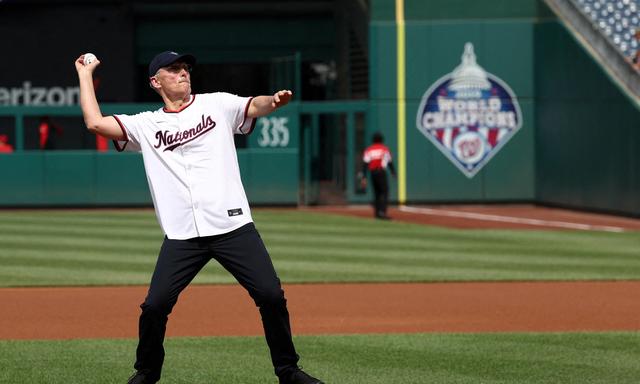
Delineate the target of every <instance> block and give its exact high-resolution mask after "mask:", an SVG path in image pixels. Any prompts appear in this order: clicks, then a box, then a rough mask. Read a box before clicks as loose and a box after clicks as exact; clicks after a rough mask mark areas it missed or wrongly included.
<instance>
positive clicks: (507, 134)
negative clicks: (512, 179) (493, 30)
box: [416, 43, 522, 178]
mask: <svg viewBox="0 0 640 384" xmlns="http://www.w3.org/2000/svg"><path fill="white" fill-rule="evenodd" d="M416 124H417V128H418V130H419V131H420V132H422V134H423V135H425V136H426V137H427V138H428V139H429V140H430V141H431V142H432V143H433V144H434V145H435V146H436V147H437V148H438V149H439V150H440V151H441V152H442V153H444V155H445V156H447V158H449V160H451V162H452V163H453V164H454V165H455V166H456V167H457V168H458V169H459V170H460V171H462V172H463V173H464V174H465V175H466V176H467V177H468V178H472V177H473V176H475V174H476V173H478V171H480V169H482V167H484V165H486V164H487V163H488V162H489V160H490V159H491V158H492V157H493V156H494V155H495V154H496V153H498V151H499V150H500V149H501V148H502V147H503V146H504V145H505V144H506V143H507V142H508V141H509V140H510V139H511V137H512V136H513V135H514V134H515V133H516V132H517V131H518V130H519V129H520V127H521V126H522V113H521V111H520V105H519V104H518V100H517V99H516V96H515V95H514V93H513V91H512V90H511V88H509V86H508V85H507V84H505V83H504V82H503V81H502V80H500V79H499V78H497V77H496V76H494V75H492V74H490V73H488V72H486V71H485V70H484V69H482V67H480V66H479V65H478V64H477V62H476V55H475V53H474V51H473V44H471V43H466V44H465V46H464V53H463V54H462V63H461V64H460V65H459V66H458V67H457V68H455V69H454V70H453V72H451V73H449V74H447V75H445V76H443V77H442V78H440V79H439V80H438V81H436V82H435V83H434V84H433V85H432V86H431V87H430V88H429V89H428V90H427V92H425V94H424V96H423V97H422V101H421V102H420V107H419V108H418V116H417V120H416Z"/></svg>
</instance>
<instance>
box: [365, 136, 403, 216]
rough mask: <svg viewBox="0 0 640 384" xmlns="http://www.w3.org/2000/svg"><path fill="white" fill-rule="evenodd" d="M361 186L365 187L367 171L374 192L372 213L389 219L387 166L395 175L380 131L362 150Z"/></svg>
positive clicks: (394, 174)
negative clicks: (369, 174) (369, 173)
mask: <svg viewBox="0 0 640 384" xmlns="http://www.w3.org/2000/svg"><path fill="white" fill-rule="evenodd" d="M362 161H363V165H362V177H361V179H360V180H361V183H362V188H366V184H367V178H366V175H367V171H370V172H371V183H372V184H373V193H374V200H373V206H374V215H375V217H376V218H378V219H382V220H389V219H390V217H389V216H387V204H388V201H389V183H388V181H387V168H389V170H390V171H391V174H392V175H393V177H395V176H396V170H395V168H394V167H393V162H392V161H391V151H389V148H388V147H387V146H386V145H384V137H383V136H382V134H381V133H380V132H376V133H375V134H374V135H373V144H371V145H370V146H368V147H367V148H366V149H365V150H364V155H363V156H362Z"/></svg>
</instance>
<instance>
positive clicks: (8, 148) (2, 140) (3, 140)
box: [0, 135, 13, 153]
mask: <svg viewBox="0 0 640 384" xmlns="http://www.w3.org/2000/svg"><path fill="white" fill-rule="evenodd" d="M12 152H13V145H11V144H9V137H8V136H7V135H0V153H12Z"/></svg>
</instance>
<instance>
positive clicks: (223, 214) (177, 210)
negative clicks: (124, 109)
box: [114, 93, 255, 240]
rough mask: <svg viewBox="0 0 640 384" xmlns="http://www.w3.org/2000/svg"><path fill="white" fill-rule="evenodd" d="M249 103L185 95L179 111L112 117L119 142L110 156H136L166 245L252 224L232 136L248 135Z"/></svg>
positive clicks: (213, 95)
mask: <svg viewBox="0 0 640 384" xmlns="http://www.w3.org/2000/svg"><path fill="white" fill-rule="evenodd" d="M250 102H251V98H245V97H239V96H236V95H231V94H228V93H208V94H199V95H192V96H191V100H190V101H189V103H188V104H186V105H184V106H183V107H182V108H181V109H180V110H179V111H166V110H165V109H164V108H162V109H159V110H157V111H153V112H142V113H139V114H137V115H132V116H130V115H114V117H115V118H116V120H117V121H118V123H119V124H120V127H121V128H122V131H123V132H124V135H125V138H126V140H125V141H124V142H116V149H117V150H118V151H122V150H124V148H123V147H122V145H124V146H125V147H128V148H127V149H128V150H137V151H141V152H142V157H143V159H144V167H145V171H146V174H147V180H148V182H149V190H150V191H151V196H152V198H153V204H154V206H155V209H156V215H157V217H158V221H159V222H160V226H161V227H162V229H163V231H164V233H165V234H166V235H167V237H168V238H169V239H178V240H184V239H190V238H194V237H203V236H212V235H219V234H222V233H227V232H230V231H232V230H234V229H237V228H239V227H241V226H243V225H245V224H247V223H250V222H252V218H251V212H250V210H249V203H248V201H247V197H246V195H245V191H244V188H243V186H242V180H241V178H240V167H239V165H238V157H237V154H236V148H235V144H234V141H233V135H234V134H249V133H251V131H252V130H253V127H254V126H255V119H250V118H248V117H247V110H248V108H249V103H250Z"/></svg>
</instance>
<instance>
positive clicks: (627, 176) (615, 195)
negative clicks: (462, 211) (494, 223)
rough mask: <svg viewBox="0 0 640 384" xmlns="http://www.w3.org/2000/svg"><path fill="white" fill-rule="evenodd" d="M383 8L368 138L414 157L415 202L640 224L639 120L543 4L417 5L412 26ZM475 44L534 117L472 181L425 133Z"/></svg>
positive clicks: (409, 10) (434, 1)
mask: <svg viewBox="0 0 640 384" xmlns="http://www.w3.org/2000/svg"><path fill="white" fill-rule="evenodd" d="M373 4H374V7H373V9H372V20H371V23H370V36H371V37H370V51H371V54H372V57H371V74H372V76H371V111H372V116H371V121H372V122H373V124H372V125H371V126H370V127H368V128H369V130H368V134H370V133H372V132H373V131H376V130H379V131H382V132H383V133H385V136H386V137H388V138H389V140H387V141H388V144H390V147H391V149H392V150H395V151H394V154H395V155H397V156H398V157H402V155H403V154H404V157H405V159H406V180H405V183H406V197H405V198H406V201H407V202H412V201H413V202H508V201H530V202H537V203H543V204H551V205H559V206H566V207H573V208H578V209H588V210H598V211H607V212H615V213H622V214H631V215H639V214H640V199H638V197H637V196H639V195H640V176H639V175H638V173H639V172H638V170H640V156H638V153H639V152H638V150H639V149H640V148H639V147H640V129H638V128H639V127H640V124H639V123H640V121H639V120H640V114H639V113H638V112H639V111H638V110H637V108H636V107H635V106H634V105H633V103H632V102H631V101H630V99H629V98H628V97H627V95H625V94H624V93H622V92H621V91H620V90H619V89H618V88H617V86H616V85H615V84H614V83H613V82H612V81H611V80H610V79H609V78H608V77H607V75H606V74H605V71H604V70H603V68H601V67H600V66H599V65H598V64H597V63H596V62H595V61H594V60H593V59H592V58H591V57H590V56H589V55H588V54H587V52H586V51H585V49H584V48H583V47H582V46H581V45H580V44H579V43H578V42H577V41H576V40H575V39H574V38H573V37H572V36H571V34H570V33H569V32H568V30H567V28H566V27H565V26H564V25H562V23H561V22H560V21H559V20H558V19H557V18H555V16H554V15H553V14H552V12H551V11H550V10H549V9H548V8H547V7H546V6H545V5H544V3H543V2H542V1H538V0H514V1H506V0H505V1H501V0H486V1H463V0H460V1H456V0H452V1H448V0H442V1H440V0H430V1H420V0H405V1H404V13H405V17H404V20H403V21H404V23H401V22H399V21H398V20H396V8H395V5H396V1H392V0H389V1H374V2H373ZM402 24H403V25H402ZM400 28H403V29H404V35H405V36H404V39H405V41H404V44H405V47H404V49H405V62H404V69H403V70H400V71H399V66H401V65H402V63H399V62H398V60H397V54H398V52H399V49H398V48H399V47H400V46H401V42H400V40H399V38H398V31H399V29H400ZM466 42H471V43H472V44H473V46H474V48H475V54H476V56H477V63H478V64H479V65H480V66H481V67H482V68H483V69H485V70H486V71H487V72H489V73H491V74H493V75H495V76H497V77H499V78H500V79H501V80H503V81H504V82H505V83H506V84H508V85H509V86H510V87H511V88H512V90H513V92H514V93H515V94H516V96H517V99H518V101H519V103H520V107H521V110H522V127H521V129H520V130H519V131H518V132H517V133H515V134H514V135H513V136H512V138H511V140H510V141H509V142H507V143H506V144H505V145H504V146H503V147H502V148H501V149H500V151H499V152H497V153H496V154H495V155H494V156H493V157H492V158H491V160H490V161H489V162H488V163H486V165H485V166H484V167H483V168H482V169H481V170H480V171H479V172H478V173H477V174H475V176H473V177H471V178H469V177H466V176H465V175H464V174H463V173H462V172H460V170H459V169H457V168H456V167H455V166H454V164H453V163H452V161H450V159H449V158H447V156H445V154H443V152H442V151H441V150H440V149H438V148H437V147H436V146H435V145H434V144H433V143H432V142H430V141H429V140H426V139H425V136H424V135H423V134H422V133H421V132H420V131H419V130H418V129H416V125H417V124H416V113H417V111H418V108H419V103H420V100H421V97H422V96H423V93H424V92H425V91H426V90H427V89H428V88H429V87H430V86H431V85H433V84H434V83H435V82H437V80H438V79H439V78H440V77H441V76H444V75H446V74H448V73H450V72H452V70H453V69H454V68H455V67H456V66H458V65H459V64H460V63H461V54H462V51H463V46H464V44H465V43H466ZM399 73H403V74H401V75H398V74H399ZM402 79H404V81H405V83H406V84H405V93H404V98H405V99H404V101H405V103H404V108H405V113H406V127H405V135H406V140H405V146H404V148H402V146H401V145H399V143H398V141H397V137H398V136H399V135H400V134H401V132H400V130H401V129H400V127H399V126H401V124H400V123H399V122H398V114H399V113H400V112H401V108H402V107H403V104H402V103H401V102H400V101H401V99H402V95H400V94H398V87H399V85H400V82H401V81H402ZM399 160H401V159H399ZM400 183H401V181H400V180H398V182H397V183H396V184H395V185H394V187H393V192H392V195H393V198H394V199H396V200H399V199H400V196H399V193H398V192H399V190H400V188H401V185H400Z"/></svg>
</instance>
